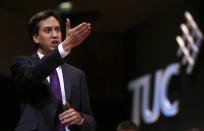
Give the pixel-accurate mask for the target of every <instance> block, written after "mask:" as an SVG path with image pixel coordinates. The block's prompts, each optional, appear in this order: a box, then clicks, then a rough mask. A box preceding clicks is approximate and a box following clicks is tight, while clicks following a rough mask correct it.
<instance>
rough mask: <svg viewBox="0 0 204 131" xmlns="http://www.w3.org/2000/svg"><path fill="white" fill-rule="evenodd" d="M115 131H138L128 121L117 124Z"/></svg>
mask: <svg viewBox="0 0 204 131" xmlns="http://www.w3.org/2000/svg"><path fill="white" fill-rule="evenodd" d="M116 131H139V129H138V128H137V126H136V125H135V124H134V123H133V122H131V121H130V120H125V121H121V122H120V123H119V124H118V126H117V128H116Z"/></svg>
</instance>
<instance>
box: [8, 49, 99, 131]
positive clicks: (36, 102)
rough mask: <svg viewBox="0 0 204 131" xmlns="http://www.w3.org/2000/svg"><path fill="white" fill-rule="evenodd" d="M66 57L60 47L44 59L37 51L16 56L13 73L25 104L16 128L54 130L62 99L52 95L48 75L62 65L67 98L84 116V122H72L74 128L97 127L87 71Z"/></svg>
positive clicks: (88, 129)
mask: <svg viewBox="0 0 204 131" xmlns="http://www.w3.org/2000/svg"><path fill="white" fill-rule="evenodd" d="M66 59H67V58H66ZM66 59H61V57H60V54H59V52H58V49H55V50H54V51H52V52H51V53H50V54H49V55H47V56H44V57H43V58H42V59H40V58H39V57H38V55H37V53H35V54H33V55H32V56H28V57H27V56H18V57H16V58H15V59H14V61H13V62H12V65H11V71H12V77H13V80H14V84H15V86H16V89H17V92H18V95H19V98H20V102H21V104H22V115H21V118H20V121H19V123H18V125H17V128H16V129H15V130H16V131H54V128H55V123H56V120H57V118H58V114H59V112H60V108H59V107H60V105H61V103H59V102H57V101H56V100H55V98H54V97H53V94H52V92H51V90H50V87H49V84H48V81H47V79H46V78H47V76H49V74H50V72H52V71H53V70H54V69H56V67H58V66H60V65H61V67H62V72H63V78H64V85H65V93H66V99H67V101H68V102H70V103H71V105H72V107H73V108H74V109H75V110H77V111H79V112H80V113H81V114H82V115H83V117H84V123H83V124H82V125H81V126H77V125H75V126H70V129H71V131H94V130H95V128H96V122H95V120H94V118H93V116H92V111H91V107H90V102H89V93H88V89H87V84H86V79H85V75H84V73H83V72H82V71H81V70H79V69H77V68H75V67H73V66H71V65H69V64H65V60H66Z"/></svg>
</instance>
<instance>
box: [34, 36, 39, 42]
mask: <svg viewBox="0 0 204 131" xmlns="http://www.w3.org/2000/svg"><path fill="white" fill-rule="evenodd" d="M33 41H34V42H35V43H36V44H38V43H39V39H38V36H37V35H33Z"/></svg>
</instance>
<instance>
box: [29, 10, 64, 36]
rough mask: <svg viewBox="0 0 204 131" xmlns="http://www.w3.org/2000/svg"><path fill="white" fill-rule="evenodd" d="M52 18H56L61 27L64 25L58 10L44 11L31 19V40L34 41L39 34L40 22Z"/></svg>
mask: <svg viewBox="0 0 204 131" xmlns="http://www.w3.org/2000/svg"><path fill="white" fill-rule="evenodd" d="M50 16H53V17H54V18H56V19H57V20H58V22H59V23H60V25H61V24H62V20H61V15H60V13H59V12H58V11H56V10H44V11H41V12H39V13H37V14H35V15H34V16H33V17H31V18H30V20H29V21H28V25H27V26H28V27H27V29H28V34H29V37H30V38H31V40H33V39H32V37H33V36H34V35H37V34H38V31H39V22H40V21H41V20H45V19H47V18H49V17H50Z"/></svg>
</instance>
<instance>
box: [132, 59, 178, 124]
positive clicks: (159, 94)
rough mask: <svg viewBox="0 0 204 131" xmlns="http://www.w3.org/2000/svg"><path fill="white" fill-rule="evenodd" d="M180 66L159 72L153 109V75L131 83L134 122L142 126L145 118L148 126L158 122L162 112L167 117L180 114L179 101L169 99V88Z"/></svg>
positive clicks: (172, 66)
mask: <svg viewBox="0 0 204 131" xmlns="http://www.w3.org/2000/svg"><path fill="white" fill-rule="evenodd" d="M179 67H180V66H179V64H178V63H174V64H171V65H169V66H168V67H167V68H166V69H165V70H162V69H160V70H157V71H156V72H155V79H154V91H153V99H152V108H151V107H150V96H151V95H150V91H151V87H150V85H151V77H152V76H151V75H150V74H148V75H144V76H142V77H140V78H138V79H135V80H133V81H131V82H130V83H129V87H128V88H129V89H130V90H132V91H133V108H132V111H133V112H132V121H133V122H134V123H136V125H138V126H139V125H140V119H141V117H142V118H143V120H144V122H145V123H147V124H151V123H154V122H156V121H157V120H158V118H159V116H160V114H161V112H162V113H163V114H164V115H165V116H166V117H172V116H175V115H176V114H177V113H178V112H179V101H178V100H174V101H173V102H170V100H169V99H168V95H167V94H168V93H167V91H168V87H169V83H170V80H171V78H172V76H175V75H178V74H179Z"/></svg>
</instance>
